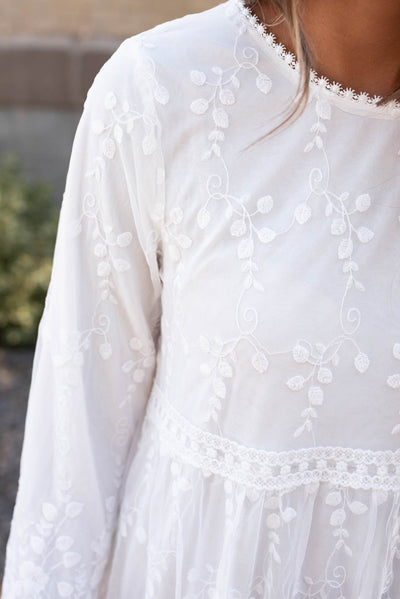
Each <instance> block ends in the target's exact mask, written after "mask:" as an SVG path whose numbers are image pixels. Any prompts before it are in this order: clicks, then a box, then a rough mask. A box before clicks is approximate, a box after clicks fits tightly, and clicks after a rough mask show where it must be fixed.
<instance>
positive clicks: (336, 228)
mask: <svg viewBox="0 0 400 599" xmlns="http://www.w3.org/2000/svg"><path fill="white" fill-rule="evenodd" d="M345 231H346V223H345V222H344V220H343V219H341V218H335V219H334V220H333V221H332V223H331V233H332V235H343V233H344V232H345Z"/></svg>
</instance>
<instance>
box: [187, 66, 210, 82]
mask: <svg viewBox="0 0 400 599" xmlns="http://www.w3.org/2000/svg"><path fill="white" fill-rule="evenodd" d="M190 79H191V81H192V83H194V84H195V85H204V84H205V82H206V75H205V73H203V71H197V70H195V69H193V70H191V71H190Z"/></svg>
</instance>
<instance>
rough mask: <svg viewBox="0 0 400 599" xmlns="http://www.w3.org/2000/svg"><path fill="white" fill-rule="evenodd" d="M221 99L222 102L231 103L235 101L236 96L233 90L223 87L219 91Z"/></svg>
mask: <svg viewBox="0 0 400 599" xmlns="http://www.w3.org/2000/svg"><path fill="white" fill-rule="evenodd" d="M219 99H220V102H221V104H225V105H230V104H234V103H235V96H234V94H233V92H232V90H230V89H227V88H223V89H221V90H220V92H219Z"/></svg>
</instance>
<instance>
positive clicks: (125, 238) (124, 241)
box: [117, 231, 133, 247]
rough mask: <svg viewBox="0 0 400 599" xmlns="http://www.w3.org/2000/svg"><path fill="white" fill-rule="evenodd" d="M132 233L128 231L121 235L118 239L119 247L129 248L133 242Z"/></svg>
mask: <svg viewBox="0 0 400 599" xmlns="http://www.w3.org/2000/svg"><path fill="white" fill-rule="evenodd" d="M132 239H133V236H132V233H129V231H127V232H126V233H120V234H119V235H118V237H117V244H118V245H119V247H127V246H128V245H129V244H130V243H131V242H132Z"/></svg>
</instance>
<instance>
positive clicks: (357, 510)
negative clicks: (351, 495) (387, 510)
mask: <svg viewBox="0 0 400 599" xmlns="http://www.w3.org/2000/svg"><path fill="white" fill-rule="evenodd" d="M349 509H350V510H351V511H352V512H353V514H363V513H364V512H366V511H367V509H368V507H367V506H366V505H365V504H364V503H362V502H361V501H352V502H350V503H349Z"/></svg>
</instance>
